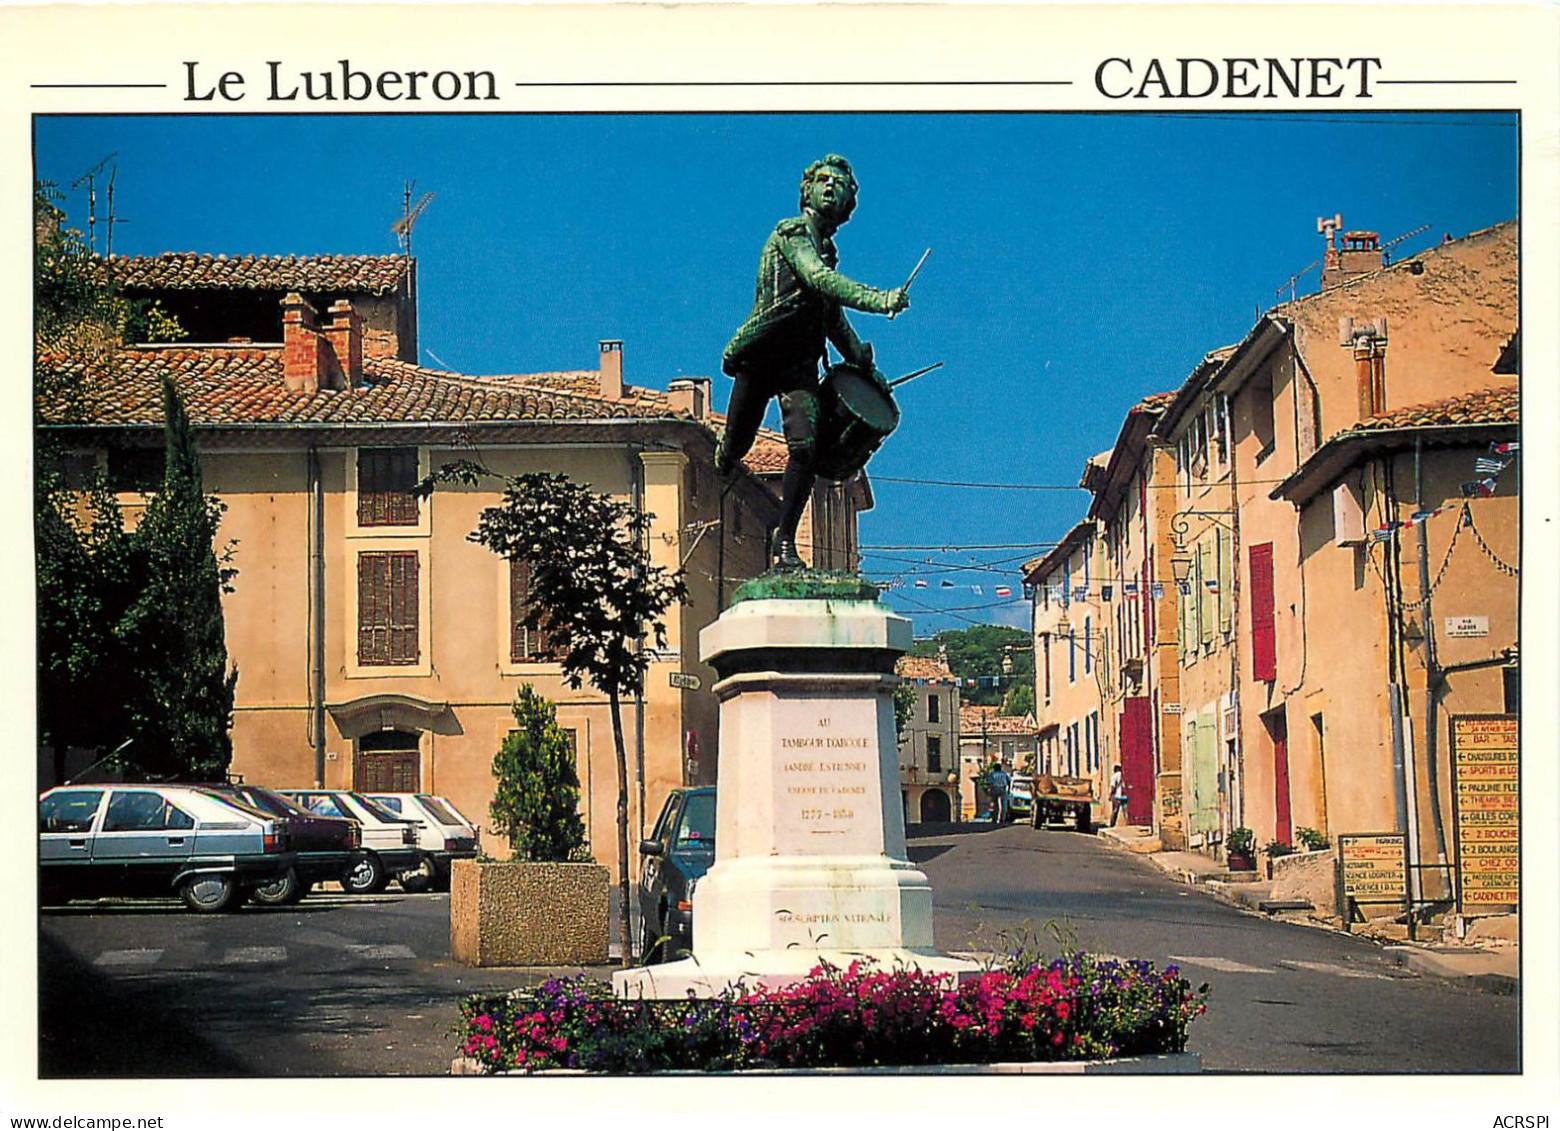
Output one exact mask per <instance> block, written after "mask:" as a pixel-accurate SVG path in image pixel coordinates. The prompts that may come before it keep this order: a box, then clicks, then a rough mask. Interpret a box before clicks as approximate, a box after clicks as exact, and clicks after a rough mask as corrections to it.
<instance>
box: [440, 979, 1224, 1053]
mask: <svg viewBox="0 0 1560 1131" xmlns="http://www.w3.org/2000/svg"><path fill="white" fill-rule="evenodd" d="M1207 992H1208V987H1207V986H1202V987H1200V988H1198V989H1195V990H1194V989H1193V988H1192V985H1191V983H1190V982H1188V981H1187V980H1186V979H1184V978H1182V977H1181V976H1180V973H1179V971H1178V970H1177V969H1176V968H1175V967H1174V966H1170V967H1167V968H1166V969H1165V970H1164V971H1158V970H1156V969H1155V968H1154V966H1153V965H1152V964H1151V963H1148V962H1117V961H1114V960H1106V959H1099V958H1095V957H1093V956H1090V955H1073V956H1070V957H1067V958H1060V959H1057V960H1056V961H1054V962H1052V963H1050V964H1049V965H1044V966H1042V965H1040V964H1038V963H1033V962H1018V961H1015V962H1014V963H1011V964H1009V965H1008V966H1006V967H1004V968H1000V969H992V970H988V971H986V972H985V973H983V974H982V975H980V976H979V977H978V978H975V979H971V980H969V981H967V982H964V983H963V984H961V985H959V986H957V987H956V988H949V987H947V986H946V985H945V984H944V983H943V982H942V981H941V980H940V979H939V978H937V977H936V976H934V975H930V974H923V973H921V972H920V971H918V970H897V969H896V970H881V969H876V968H874V967H871V966H866V965H863V964H861V963H859V962H853V963H851V964H850V966H849V967H847V968H845V969H843V970H842V969H839V968H837V967H833V966H820V967H817V968H815V969H814V970H813V972H812V973H811V975H809V976H808V977H807V978H806V979H805V980H803V981H801V982H797V983H795V984H793V985H790V986H787V987H785V988H783V989H778V990H751V991H745V992H741V993H738V992H731V993H728V994H725V995H723V996H721V997H717V998H706V999H699V998H690V999H688V1000H686V1001H624V1000H621V999H618V998H616V997H614V996H613V995H612V991H611V988H610V987H609V986H607V985H606V984H605V983H602V982H597V981H592V980H589V979H587V978H585V977H584V976H580V977H577V978H571V979H553V980H551V981H548V982H546V983H545V984H543V985H542V986H540V987H537V988H533V989H526V990H516V991H514V992H512V993H509V994H478V995H475V996H473V997H470V998H467V999H466V1000H465V1001H464V1002H462V1003H461V1021H460V1022H459V1023H458V1032H459V1035H460V1037H461V1046H460V1051H461V1053H462V1054H463V1055H465V1056H467V1057H470V1058H472V1059H474V1060H476V1061H477V1062H478V1063H479V1064H481V1065H482V1067H483V1068H484V1069H485V1070H486V1071H489V1072H502V1071H516V1070H518V1071H522V1072H537V1071H544V1070H551V1069H559V1068H572V1069H581V1070H584V1071H588V1072H610V1073H641V1072H657V1071H667V1070H675V1069H681V1070H688V1069H695V1070H702V1071H707V1072H733V1071H739V1070H742V1069H765V1068H771V1069H773V1068H824V1067H833V1068H863V1067H873V1066H890V1065H897V1066H907V1065H908V1066H914V1065H949V1064H993V1063H999V1062H1027V1061H1047V1060H1051V1061H1054V1060H1100V1059H1108V1058H1114V1057H1125V1056H1143V1055H1149V1054H1155V1053H1179V1052H1184V1051H1185V1049H1186V1035H1187V1027H1188V1025H1189V1024H1190V1023H1191V1021H1192V1019H1193V1018H1194V1017H1196V1016H1197V1015H1198V1014H1200V1013H1202V1012H1203V1010H1204V1008H1205V999H1206V997H1207Z"/></svg>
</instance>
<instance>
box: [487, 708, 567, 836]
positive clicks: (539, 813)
mask: <svg viewBox="0 0 1560 1131" xmlns="http://www.w3.org/2000/svg"><path fill="white" fill-rule="evenodd" d="M514 716H515V729H514V730H512V731H510V732H509V734H508V736H507V737H506V738H505V739H504V741H503V744H502V745H500V746H499V748H498V753H497V754H495V755H494V756H493V776H494V778H495V779H497V781H496V785H495V788H494V792H493V801H492V803H491V804H490V805H489V806H488V811H489V812H490V813H491V814H492V816H493V828H494V830H495V831H496V832H498V834H499V835H500V836H503V837H507V838H508V840H509V848H510V850H511V852H513V854H514V857H515V859H516V860H531V861H539V862H562V861H568V860H577V859H579V858H580V857H581V855H582V849H583V848H584V846H585V824H584V822H583V821H581V820H580V779H579V775H578V773H577V772H576V771H575V768H574V751H572V750H571V749H570V748H569V740H568V736H567V735H566V734H564V732H563V728H562V727H560V726H559V725H558V715H557V711H556V709H555V708H554V707H553V705H552V704H551V703H549V702H548V701H547V700H546V699H544V698H542V697H541V696H540V695H538V694H537V693H536V690H535V689H534V688H533V687H532V686H531V685H530V684H528V683H527V684H522V685H521V687H520V690H519V691H518V692H516V693H515V705H514Z"/></svg>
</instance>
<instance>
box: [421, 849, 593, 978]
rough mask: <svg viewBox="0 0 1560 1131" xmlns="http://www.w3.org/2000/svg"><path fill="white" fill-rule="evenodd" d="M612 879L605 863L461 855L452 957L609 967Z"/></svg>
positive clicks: (454, 888) (453, 896)
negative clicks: (538, 861)
mask: <svg viewBox="0 0 1560 1131" xmlns="http://www.w3.org/2000/svg"><path fill="white" fill-rule="evenodd" d="M608 885H609V877H608V874H607V870H606V869H605V868H603V867H602V866H601V865H599V864H530V863H520V862H517V861H505V862H501V863H500V862H491V861H482V862H478V861H476V860H457V861H455V863H454V865H453V866H452V867H451V869H450V957H452V958H453V959H455V961H456V962H461V963H464V964H465V965H467V966H601V965H605V964H606V962H607V929H608V928H607V890H608Z"/></svg>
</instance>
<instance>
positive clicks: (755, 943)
mask: <svg viewBox="0 0 1560 1131" xmlns="http://www.w3.org/2000/svg"><path fill="white" fill-rule="evenodd" d="M772 591H773V590H770V592H772ZM838 593H839V590H838V589H837V590H836V591H835V593H834V594H830V593H829V591H828V589H827V588H825V589H823V591H822V595H812V596H808V595H797V596H784V597H775V596H769V595H767V594H766V592H765V591H764V590H763V589H760V591H759V594H758V595H756V596H755V597H754V598H752V599H747V600H743V599H742V596H743V594H742V592H741V591H739V594H738V603H737V604H734V605H733V606H732V607H731V608H730V609H729V610H727V612H726V613H725V614H724V615H723V616H721V618H720V619H719V620H717V621H716V622H715V623H714V624H712V625H710V626H709V627H708V628H706V629H705V630H704V632H703V634H702V636H701V637H700V648H701V654H702V656H703V658H704V660H705V661H706V662H707V663H709V664H710V665H711V666H712V667H714V668H715V670H716V672H717V673H718V675H719V680H718V682H717V683H716V684H715V688H714V690H715V693H716V695H717V696H718V697H719V698H720V762H719V775H718V780H717V786H718V789H719V793H718V796H717V802H716V831H715V864H714V866H713V867H712V868H711V869H710V871H709V872H708V873H707V874H706V875H705V876H704V877H703V878H702V879H701V880H700V881H699V883H698V886H697V888H696V889H695V892H694V896H693V924H694V927H693V949H694V957H693V958H690V959H686V960H683V961H681V962H674V963H669V964H667V965H664V966H652V967H645V968H641V969H635V970H629V971H623V972H621V973H619V974H616V975H614V977H613V984H614V986H615V988H616V990H617V992H618V993H619V994H620V995H623V996H628V997H656V998H667V997H679V998H680V997H685V996H687V995H688V994H689V993H690V992H692V993H694V994H696V995H698V996H711V995H714V994H718V993H720V992H721V991H723V990H724V989H726V988H727V987H728V986H731V985H733V984H734V983H737V982H739V981H740V982H741V983H743V984H745V985H747V986H749V987H753V986H757V985H759V984H765V985H770V986H775V985H783V984H785V983H788V982H793V981H796V980H797V979H799V978H802V977H805V976H806V975H807V973H808V972H809V971H810V970H811V969H812V968H813V967H815V966H816V965H818V964H819V962H825V961H826V962H829V963H832V964H834V965H837V966H841V967H843V966H847V965H849V964H850V963H851V962H852V961H854V960H857V959H864V960H866V959H870V960H871V961H872V962H874V963H876V964H877V965H879V966H881V967H885V968H893V967H895V966H906V967H908V966H914V967H918V968H919V969H921V970H923V971H926V972H936V973H941V974H945V975H947V976H948V977H949V978H957V977H958V976H960V975H961V974H965V973H971V972H974V971H975V970H976V969H977V968H976V966H975V965H974V964H973V963H970V962H965V961H961V960H957V959H951V958H945V957H942V956H940V955H938V954H937V953H936V951H935V950H934V949H933V946H932V890H931V885H930V884H929V883H928V882H927V879H926V876H925V875H924V874H923V873H922V872H921V871H920V870H919V869H917V868H915V867H914V866H913V865H912V864H911V863H910V862H909V860H908V859H907V858H906V853H905V827H904V813H903V809H902V807H901V805H900V797H899V773H898V763H899V759H898V745H897V742H896V740H895V733H894V706H893V700H892V691H893V688H894V685H895V684H896V683H897V678H896V677H895V676H894V674H893V671H894V661H895V659H896V658H897V657H898V656H899V655H901V654H902V653H903V652H904V651H905V650H906V649H907V648H908V647H909V646H910V623H909V621H907V620H905V619H904V618H902V617H897V616H895V615H894V614H893V613H892V612H891V611H889V610H888V609H887V608H886V607H885V606H883V605H881V604H879V603H878V602H877V601H876V599H875V591H873V590H871V589H870V587H867V586H865V584H864V583H862V582H860V581H859V580H857V581H855V582H854V587H847V588H844V593H845V596H840V595H838Z"/></svg>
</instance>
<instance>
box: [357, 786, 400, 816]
mask: <svg viewBox="0 0 1560 1131" xmlns="http://www.w3.org/2000/svg"><path fill="white" fill-rule="evenodd" d="M347 796H348V797H350V798H352V800H353V801H356V802H357V803H358V804H359V805H361V806H363V808H364V809H366V810H368V815H369V816H370V817H373V818H375V819H377V820H380V821H388V822H390V823H391V824H396V823H398V822H399V821H400V820H401V818H400V817H398V816H396V815H395V814H394V813H392V812H390V811H389V810H388V809H386V808H385V807H384V806H383V805H379V804H376V803H375V802H373V801H370V800H369V799H368V798H366V797H364V796H363V795H362V794H361V793H349V794H347Z"/></svg>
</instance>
